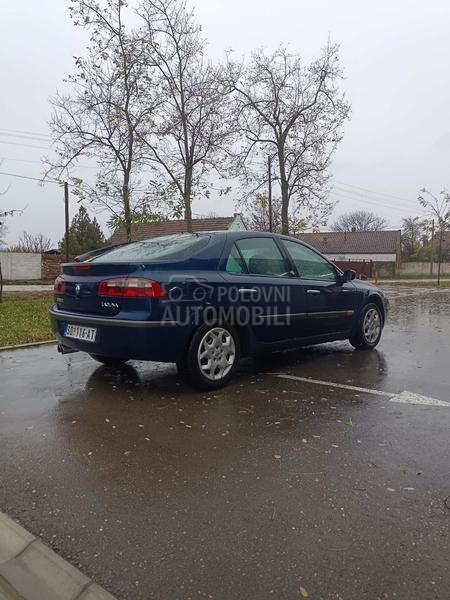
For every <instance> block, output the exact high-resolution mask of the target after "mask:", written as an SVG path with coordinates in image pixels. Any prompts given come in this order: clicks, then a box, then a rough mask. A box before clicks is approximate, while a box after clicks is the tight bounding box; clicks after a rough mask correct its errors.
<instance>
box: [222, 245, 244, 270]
mask: <svg viewBox="0 0 450 600" xmlns="http://www.w3.org/2000/svg"><path fill="white" fill-rule="evenodd" d="M225 269H226V271H228V273H245V272H246V268H245V263H244V261H243V260H242V257H241V255H240V254H239V250H238V249H237V248H236V244H233V247H232V248H231V252H230V255H229V256H228V260H227V265H226V267H225Z"/></svg>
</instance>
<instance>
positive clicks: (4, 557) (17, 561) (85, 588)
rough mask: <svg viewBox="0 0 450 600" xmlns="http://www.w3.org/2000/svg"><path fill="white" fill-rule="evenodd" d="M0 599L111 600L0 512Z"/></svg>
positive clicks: (90, 581)
mask: <svg viewBox="0 0 450 600" xmlns="http://www.w3.org/2000/svg"><path fill="white" fill-rule="evenodd" d="M0 600H114V596H112V595H111V594H110V593H109V592H107V591H105V590H104V589H103V588H101V587H100V586H98V585H97V584H96V583H94V582H93V581H92V580H91V579H89V578H88V577H86V576H85V575H83V574H82V573H81V572H80V571H78V569H76V568H75V567H73V566H72V565H70V564H69V563H68V562H67V561H65V560H64V559H62V558H61V557H60V556H58V555H57V554H55V552H53V551H52V550H50V548H48V547H47V546H45V545H44V544H43V543H42V542H41V541H40V540H38V539H37V538H35V537H34V536H33V535H32V534H31V533H29V532H28V531H26V530H25V529H23V527H21V526H20V525H18V524H17V523H16V522H15V521H13V520H12V519H10V518H9V517H7V516H6V515H5V514H3V513H1V512H0Z"/></svg>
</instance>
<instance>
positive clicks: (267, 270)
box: [236, 237, 289, 277]
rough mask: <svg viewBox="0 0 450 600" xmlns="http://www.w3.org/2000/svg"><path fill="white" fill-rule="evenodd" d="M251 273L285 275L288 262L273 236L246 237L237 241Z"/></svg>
mask: <svg viewBox="0 0 450 600" xmlns="http://www.w3.org/2000/svg"><path fill="white" fill-rule="evenodd" d="M236 246H237V247H238V248H239V250H240V252H241V254H242V256H243V258H244V261H245V264H246V265H247V269H248V272H249V273H252V274H253V275H272V276H275V277H280V276H281V275H285V274H286V271H288V270H289V269H288V268H286V264H285V261H284V258H283V255H282V254H281V252H280V250H279V249H278V246H277V245H276V243H275V242H274V241H273V239H272V238H268V237H267V238H263V237H261V238H245V239H243V240H239V241H237V242H236Z"/></svg>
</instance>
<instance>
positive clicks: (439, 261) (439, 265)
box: [437, 223, 444, 287]
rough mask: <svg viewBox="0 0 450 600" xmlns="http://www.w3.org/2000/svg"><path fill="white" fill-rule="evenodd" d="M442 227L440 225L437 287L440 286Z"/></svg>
mask: <svg viewBox="0 0 450 600" xmlns="http://www.w3.org/2000/svg"><path fill="white" fill-rule="evenodd" d="M442 227H443V224H442V223H441V226H440V228H439V257H438V280H437V285H438V287H440V286H441V262H442V237H443V235H444V231H443V229H442Z"/></svg>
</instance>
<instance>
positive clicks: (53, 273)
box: [41, 254, 67, 280]
mask: <svg viewBox="0 0 450 600" xmlns="http://www.w3.org/2000/svg"><path fill="white" fill-rule="evenodd" d="M65 262H67V261H66V259H65V257H64V256H61V254H42V258H41V279H50V280H53V279H56V278H57V277H58V275H59V273H60V269H61V265H62V263H65Z"/></svg>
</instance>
